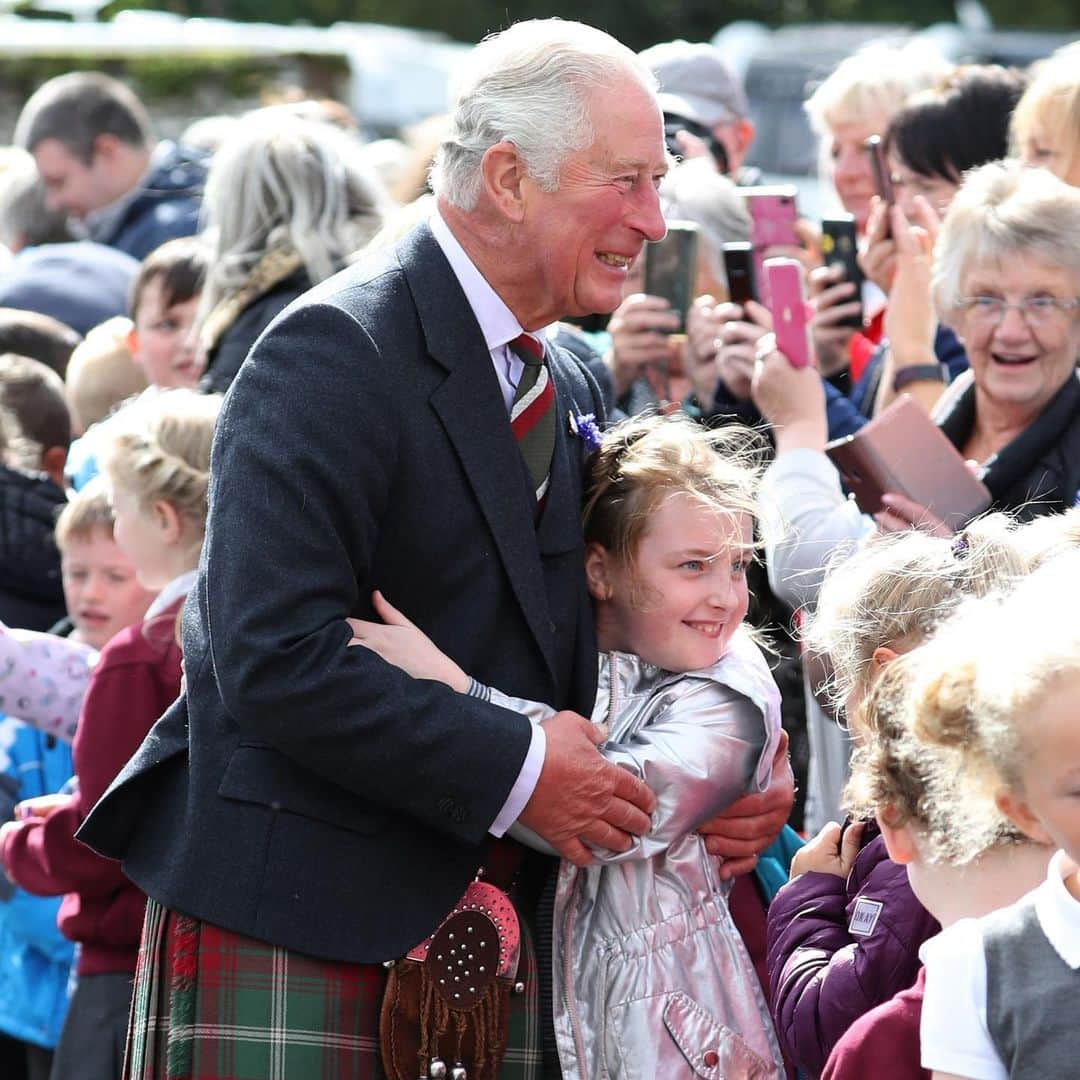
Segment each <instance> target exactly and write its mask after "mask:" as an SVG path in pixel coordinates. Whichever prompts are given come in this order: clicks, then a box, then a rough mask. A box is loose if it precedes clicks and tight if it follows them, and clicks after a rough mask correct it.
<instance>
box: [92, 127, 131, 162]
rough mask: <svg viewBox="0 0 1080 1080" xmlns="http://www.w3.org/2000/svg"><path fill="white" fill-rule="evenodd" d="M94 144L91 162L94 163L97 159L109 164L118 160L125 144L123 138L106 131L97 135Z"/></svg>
mask: <svg viewBox="0 0 1080 1080" xmlns="http://www.w3.org/2000/svg"><path fill="white" fill-rule="evenodd" d="M92 145H93V148H94V151H93V156H92V157H91V159H90V164H91V165H93V164H94V162H95V161H98V160H100V161H101V162H102V163H103V164H105V165H108V164H111V163H112V162H113V161H115V160H116V158H117V156H118V155H119V153H120V151H121V150H122V149H123V147H124V145H125V144H124V141H123V140H122V139H120V138H118V137H117V136H115V135H113V134H112V133H111V132H107V131H106V132H102V133H101V134H100V135H95V136H94V142H93V144H92Z"/></svg>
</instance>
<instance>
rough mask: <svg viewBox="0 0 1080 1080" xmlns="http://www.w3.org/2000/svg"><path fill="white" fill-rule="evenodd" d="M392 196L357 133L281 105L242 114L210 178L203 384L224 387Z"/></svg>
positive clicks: (372, 226) (376, 223)
mask: <svg viewBox="0 0 1080 1080" xmlns="http://www.w3.org/2000/svg"><path fill="white" fill-rule="evenodd" d="M386 205H387V203H386V197H385V195H384V194H383V191H382V189H381V187H380V185H379V182H378V180H377V179H376V178H375V176H374V174H373V173H372V172H371V171H370V170H369V168H368V166H367V164H366V161H365V158H364V155H363V153H362V150H361V147H360V145H359V143H358V142H357V141H356V140H355V138H354V137H353V136H351V135H348V134H346V133H345V132H343V131H340V130H338V129H337V128H335V127H334V126H332V125H330V124H326V123H321V122H317V121H314V120H305V119H302V118H301V117H299V116H296V115H292V114H290V113H288V112H285V111H283V110H282V109H280V108H276V107H270V108H267V109H261V110H258V111H256V112H254V113H251V114H250V115H249V116H248V117H246V118H245V120H244V122H243V129H242V133H241V134H240V135H239V136H237V137H236V138H234V139H232V140H230V141H229V142H228V144H227V145H225V146H224V147H222V149H221V150H219V151H218V153H217V154H216V155H215V156H214V161H213V164H212V165H211V167H210V172H209V175H208V176H207V180H206V197H205V201H204V204H203V214H204V218H205V225H206V229H207V232H208V234H209V237H210V240H211V246H212V251H211V257H210V270H209V273H208V275H207V280H206V286H205V288H204V289H203V294H202V301H201V303H200V305H199V313H198V317H197V320H196V321H197V325H198V327H199V330H198V333H199V342H198V351H199V353H200V355H201V356H202V358H203V362H204V364H205V366H206V372H205V374H204V375H203V378H202V382H201V383H200V387H201V388H202V389H204V390H208V391H218V392H224V391H225V390H227V389H228V387H229V385H230V384H231V383H232V380H233V378H234V377H235V375H236V373H237V371H238V370H239V368H240V365H241V364H242V363H243V361H244V358H245V357H246V356H247V353H248V349H249V348H250V347H251V346H252V344H253V343H254V342H255V339H256V338H257V337H258V336H259V334H261V333H262V331H263V330H264V329H265V328H266V326H268V325H269V323H270V322H271V320H272V319H273V318H274V317H275V316H276V315H277V314H278V313H279V312H280V311H282V310H283V309H284V308H285V307H286V306H287V305H288V304H290V303H291V302H292V301H293V300H295V299H296V298H297V297H298V296H300V295H301V294H302V293H304V292H307V290H308V289H310V288H311V287H312V286H313V285H316V284H318V283H319V282H320V281H323V280H324V279H325V278H328V277H330V276H331V275H332V274H334V273H336V272H337V271H338V270H340V269H342V268H343V267H344V266H345V264H346V261H347V260H348V258H349V256H350V255H352V254H353V253H354V252H355V251H357V250H358V249H359V248H361V247H363V246H364V244H366V243H367V241H368V240H370V239H371V237H372V236H373V235H374V234H375V233H376V232H377V231H378V229H379V227H380V225H381V224H382V219H383V214H384V211H385V207H386Z"/></svg>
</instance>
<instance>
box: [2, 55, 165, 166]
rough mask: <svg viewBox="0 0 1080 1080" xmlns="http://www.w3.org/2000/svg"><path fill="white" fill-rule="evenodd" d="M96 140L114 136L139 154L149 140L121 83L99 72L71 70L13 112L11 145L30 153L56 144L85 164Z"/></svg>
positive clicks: (144, 117)
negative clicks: (49, 143) (15, 119)
mask: <svg viewBox="0 0 1080 1080" xmlns="http://www.w3.org/2000/svg"><path fill="white" fill-rule="evenodd" d="M99 135H115V136H116V138H118V139H119V140H120V141H121V142H125V143H127V144H128V145H130V146H135V147H138V148H140V149H143V148H145V149H149V148H151V147H152V146H153V144H154V141H155V140H154V132H153V128H152V126H151V124H150V116H149V114H148V113H147V111H146V108H145V106H144V105H143V104H142V102H141V101H139V99H138V98H137V97H136V96H135V95H134V94H133V93H132V92H131V91H130V90H129V89H128V88H127V87H126V86H125V85H124V84H123V83H122V82H118V81H117V80H116V79H112V78H110V77H109V76H108V75H103V74H102V73H101V72H100V71H71V72H69V73H68V74H67V75H58V76H57V77H56V78H55V79H50V80H49V81H48V82H47V83H44V84H43V85H42V86H39V87H38V88H37V90H35V91H34V93H33V94H31V95H30V98H29V100H28V101H27V102H26V104H25V105H24V106H23V109H22V112H21V113H19V120H18V123H16V125H15V136H14V139H13V142H14V143H15V145H16V146H21V147H22V148H23V149H24V150H29V151H30V152H31V153H33V152H34V148H35V147H36V146H38V145H39V144H40V143H43V142H44V141H45V140H46V139H56V140H57V141H58V142H61V143H63V145H64V146H65V147H66V148H67V150H68V152H69V153H71V154H72V155H73V156H74V157H77V158H79V160H80V161H82V162H83V163H84V164H86V165H89V164H90V162H91V161H92V160H93V158H94V140H95V139H96V138H97V137H98V136H99Z"/></svg>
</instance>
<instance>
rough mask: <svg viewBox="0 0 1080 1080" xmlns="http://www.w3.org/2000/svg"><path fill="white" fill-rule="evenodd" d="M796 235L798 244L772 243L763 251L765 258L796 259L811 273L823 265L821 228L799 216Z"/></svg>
mask: <svg viewBox="0 0 1080 1080" xmlns="http://www.w3.org/2000/svg"><path fill="white" fill-rule="evenodd" d="M795 235H796V237H798V240H799V244H798V246H797V247H796V246H792V245H790V244H771V245H770V246H769V247H767V248H766V249H765V250H764V251H763V252H762V258H763V259H796V260H797V261H798V262H800V263H802V266H803V269H804V270H805V271H806V272H807V273H809V272H810V271H811V270H813V269H814V268H815V267H818V266H821V230H820V229H819V228H818V227H817V225H815V224H814V223H813V222H812V221H809V220H807V219H806V218H799V219H798V220H797V221H796V222H795Z"/></svg>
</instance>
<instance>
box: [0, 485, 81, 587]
mask: <svg viewBox="0 0 1080 1080" xmlns="http://www.w3.org/2000/svg"><path fill="white" fill-rule="evenodd" d="M66 501H67V500H66V498H65V496H64V493H63V492H62V491H61V490H60V489H59V488H58V487H57V486H56V485H55V484H54V483H53V482H52V481H51V480H50V479H49V478H48V477H47V476H44V475H42V474H36V473H23V472H18V471H17V470H15V469H8V468H5V467H0V591H2V592H5V593H8V594H17V595H18V596H20V597H25V598H27V599H34V600H41V601H53V600H56V601H59V602H60V604H61V607H62V606H63V600H64V593H63V589H62V588H61V583H60V553H59V552H58V551H57V550H56V544H55V543H54V541H53V528H54V526H55V523H56V515H57V513H58V512H59V510H60V508H61V507H62V506H63V505H64V503H65V502H66Z"/></svg>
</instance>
